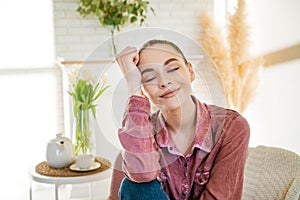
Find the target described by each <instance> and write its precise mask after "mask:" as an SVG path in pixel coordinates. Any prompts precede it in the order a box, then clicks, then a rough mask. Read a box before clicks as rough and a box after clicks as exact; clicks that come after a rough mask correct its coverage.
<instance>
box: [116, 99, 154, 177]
mask: <svg viewBox="0 0 300 200" xmlns="http://www.w3.org/2000/svg"><path fill="white" fill-rule="evenodd" d="M149 115H150V102H149V101H148V100H147V99H146V98H143V97H140V96H132V97H130V99H129V104H128V108H127V110H126V112H125V115H124V120H123V123H122V128H121V129H119V132H118V134H119V140H120V142H121V144H122V146H123V148H124V150H125V151H124V152H123V153H122V156H123V160H124V161H123V171H124V172H125V175H126V176H127V177H128V178H129V179H131V180H133V181H135V182H148V181H151V180H153V179H155V178H156V177H157V175H158V173H159V168H160V166H159V162H158V160H159V154H158V152H157V151H156V143H155V139H154V136H153V128H152V124H151V121H150V119H149Z"/></svg>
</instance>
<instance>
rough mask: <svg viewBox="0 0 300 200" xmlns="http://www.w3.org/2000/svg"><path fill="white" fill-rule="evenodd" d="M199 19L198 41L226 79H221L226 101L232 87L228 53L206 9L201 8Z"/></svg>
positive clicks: (228, 98)
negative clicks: (200, 32) (199, 32)
mask: <svg viewBox="0 0 300 200" xmlns="http://www.w3.org/2000/svg"><path fill="white" fill-rule="evenodd" d="M200 19H201V20H200V24H201V27H202V34H201V37H200V42H201V44H202V45H203V47H204V49H206V51H207V53H208V55H209V56H210V57H211V59H212V60H213V61H214V62H215V64H216V66H217V68H218V71H219V73H220V76H221V79H222V80H226V81H223V87H224V91H225V94H226V102H228V101H230V97H229V96H228V95H229V94H230V93H231V89H232V87H231V80H232V74H233V72H232V71H231V69H232V68H231V65H232V63H231V60H230V59H229V56H230V55H229V52H228V50H227V48H226V44H225V40H224V37H223V35H222V32H221V30H220V29H219V28H218V27H217V26H216V25H215V23H214V21H213V19H212V18H211V16H210V14H209V13H208V12H207V11H205V10H203V12H201V15H200Z"/></svg>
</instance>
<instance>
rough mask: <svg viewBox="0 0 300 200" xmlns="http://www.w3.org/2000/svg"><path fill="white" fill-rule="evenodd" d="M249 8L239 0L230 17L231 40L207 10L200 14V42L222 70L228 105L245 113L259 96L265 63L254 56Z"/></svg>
mask: <svg viewBox="0 0 300 200" xmlns="http://www.w3.org/2000/svg"><path fill="white" fill-rule="evenodd" d="M245 10H246V4H245V1H244V0H239V1H238V6H237V8H236V12H235V13H234V14H233V15H231V16H230V17H229V26H228V33H227V34H228V37H227V41H226V40H225V39H224V37H223V35H222V32H221V30H220V29H219V28H218V27H217V26H216V25H215V23H214V21H213V19H212V17H211V16H210V15H209V14H208V13H207V12H206V11H205V10H204V11H202V12H201V15H200V24H201V26H202V32H201V37H200V42H201V43H202V45H203V47H204V48H205V49H206V50H207V52H208V54H209V55H210V57H211V59H212V60H213V61H214V62H215V64H216V66H217V68H218V70H219V72H220V76H221V79H222V82H223V86H224V90H225V93H226V105H227V107H229V108H232V109H235V110H238V111H239V112H241V113H243V112H244V111H245V110H246V108H247V107H248V105H249V104H250V103H251V101H252V100H253V98H254V96H255V89H256V88H257V84H258V72H259V69H260V66H261V64H262V59H260V58H258V59H253V58H251V56H250V53H249V48H250V45H251V41H250V40H249V36H250V33H249V25H248V24H247V22H246V11H245Z"/></svg>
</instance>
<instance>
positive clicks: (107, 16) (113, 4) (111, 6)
mask: <svg viewBox="0 0 300 200" xmlns="http://www.w3.org/2000/svg"><path fill="white" fill-rule="evenodd" d="M148 9H150V10H151V12H152V13H153V14H154V9H153V8H152V7H150V8H149V2H148V1H144V0H80V3H79V7H78V8H77V12H79V13H80V15H81V16H83V17H86V16H87V15H93V16H96V17H97V18H98V20H99V22H100V23H101V24H102V25H104V26H111V27H112V28H113V29H114V30H115V29H117V30H118V31H119V30H120V29H121V27H123V26H124V25H125V24H126V23H135V22H137V21H139V23H140V25H142V24H143V23H144V22H145V20H146V18H147V12H148Z"/></svg>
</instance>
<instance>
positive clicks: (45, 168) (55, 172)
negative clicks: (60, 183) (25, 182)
mask: <svg viewBox="0 0 300 200" xmlns="http://www.w3.org/2000/svg"><path fill="white" fill-rule="evenodd" d="M95 161H96V162H99V163H100V164H101V167H100V168H98V169H95V170H92V171H72V170H70V168H69V166H68V167H64V168H52V167H50V166H49V165H48V164H47V162H46V161H43V162H41V163H39V164H38V165H37V166H35V171H36V172H37V173H40V174H43V175H46V176H61V177H69V176H84V175H90V174H96V173H99V172H102V171H105V170H107V169H108V168H110V167H111V163H110V161H109V160H107V159H105V158H99V157H96V158H95Z"/></svg>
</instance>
